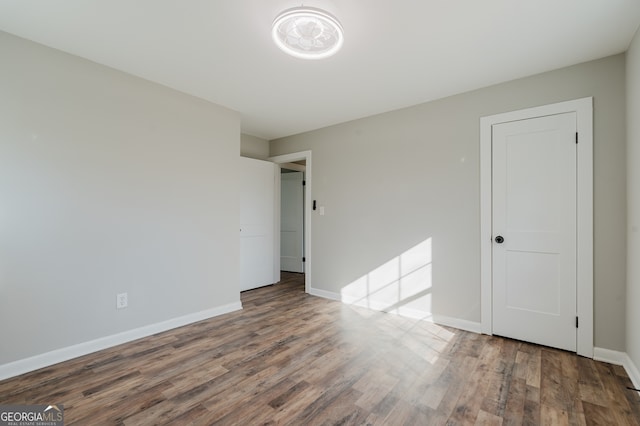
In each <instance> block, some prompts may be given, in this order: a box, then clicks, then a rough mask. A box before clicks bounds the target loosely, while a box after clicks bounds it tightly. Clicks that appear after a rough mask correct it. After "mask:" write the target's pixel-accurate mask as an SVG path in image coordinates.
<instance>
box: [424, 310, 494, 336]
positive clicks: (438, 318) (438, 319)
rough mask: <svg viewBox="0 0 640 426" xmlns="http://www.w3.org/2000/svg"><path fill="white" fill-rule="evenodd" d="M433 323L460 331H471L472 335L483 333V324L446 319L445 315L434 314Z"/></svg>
mask: <svg viewBox="0 0 640 426" xmlns="http://www.w3.org/2000/svg"><path fill="white" fill-rule="evenodd" d="M433 322H435V323H436V324H440V325H445V326H447V327H453V328H457V329H459V330H464V331H470V332H472V333H477V334H481V333H482V324H480V323H479V322H475V321H469V320H463V319H459V318H451V317H445V316H444V315H438V314H434V315H433Z"/></svg>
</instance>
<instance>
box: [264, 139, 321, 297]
mask: <svg viewBox="0 0 640 426" xmlns="http://www.w3.org/2000/svg"><path fill="white" fill-rule="evenodd" d="M302 160H304V161H305V162H306V165H305V177H304V179H305V183H306V184H305V186H304V197H305V198H304V231H303V232H304V257H305V262H304V291H305V293H309V289H310V288H312V287H311V259H312V257H311V151H302V152H294V153H292V154H285V155H277V156H275V157H270V158H269V161H273V162H274V163H276V164H278V165H285V164H286V163H292V162H294V161H302ZM275 208H276V215H275V216H276V218H277V220H276V221H275V222H276V223H275V224H274V225H275V233H274V236H275V251H274V265H277V268H278V269H277V270H280V173H276V200H275Z"/></svg>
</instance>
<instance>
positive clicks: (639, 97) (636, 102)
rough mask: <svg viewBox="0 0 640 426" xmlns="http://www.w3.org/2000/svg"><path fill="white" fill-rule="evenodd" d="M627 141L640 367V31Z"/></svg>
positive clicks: (630, 80)
mask: <svg viewBox="0 0 640 426" xmlns="http://www.w3.org/2000/svg"><path fill="white" fill-rule="evenodd" d="M627 141H628V147H627V150H628V151H627V173H628V186H629V187H628V208H629V210H628V211H629V223H628V225H629V229H628V232H629V242H628V253H627V262H628V265H627V266H628V269H627V271H628V274H629V276H628V277H627V280H628V281H627V354H628V355H629V357H630V358H631V360H632V361H633V363H634V364H635V366H636V368H640V309H638V304H640V30H638V32H637V33H636V36H635V38H634V39H633V42H632V44H631V47H630V48H629V51H628V52H627ZM637 379H640V378H637Z"/></svg>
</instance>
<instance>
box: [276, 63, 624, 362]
mask: <svg viewBox="0 0 640 426" xmlns="http://www.w3.org/2000/svg"><path fill="white" fill-rule="evenodd" d="M469 72H472V70H470V71H469ZM587 96H593V97H594V111H595V112H594V115H595V117H594V123H595V124H594V139H595V147H594V157H595V160H594V161H595V164H594V174H595V183H594V191H595V194H594V197H595V202H594V203H595V206H594V216H595V231H594V232H595V235H594V238H595V264H594V269H595V344H596V346H598V347H602V348H607V349H612V350H624V349H625V331H624V330H625V286H626V272H625V271H626V255H625V253H626V230H625V223H626V205H625V200H626V167H625V164H626V160H625V133H626V132H625V117H624V113H625V57H624V55H623V54H621V55H616V56H613V57H609V58H604V59H601V60H597V61H593V62H589V63H585V64H581V65H576V66H572V67H569V68H564V69H560V70H556V71H552V72H548V73H544V74H540V75H535V76H531V77H528V78H523V79H520V80H516V81H512V82H508V83H504V84H499V85H496V86H492V87H488V88H484V89H481V90H477V91H473V92H469V93H464V94H460V95H457V96H452V97H449V98H445V99H441V100H437V101H434V102H429V103H425V104H421V105H417V106H414V107H411V108H406V109H402V110H398V111H393V112H389V113H385V114H381V115H377V116H372V117H368V118H364V119H361V120H356V121H352V122H348V123H343V124H340V125H336V126H332V127H328V128H324V129H320V130H316V131H313V132H308V133H304V134H300V135H295V136H291V137H287V138H283V139H280V140H275V141H272V142H271V155H280V154H285V153H291V152H297V151H302V150H308V149H311V150H312V151H313V188H312V189H313V198H314V199H316V200H318V203H319V205H324V206H325V207H326V215H325V216H319V215H318V214H317V213H316V214H314V216H313V223H312V253H313V255H312V256H313V258H312V262H313V270H312V277H311V278H312V286H313V287H314V288H317V289H320V290H321V291H325V292H328V293H332V294H340V293H341V291H342V290H343V289H344V288H346V287H347V286H349V285H351V284H352V283H353V282H354V281H358V280H360V281H362V280H363V277H365V278H366V277H369V276H370V275H371V274H370V273H371V272H372V271H377V270H378V271H379V269H378V268H380V266H381V265H387V264H388V262H390V261H391V262H393V261H394V259H397V258H398V256H401V255H402V254H403V253H405V252H406V251H407V250H408V249H410V248H411V247H414V246H415V245H416V244H418V243H421V242H423V241H429V242H430V243H431V246H432V247H431V249H432V263H431V265H429V267H430V268H431V271H430V275H431V277H430V280H431V285H430V287H428V288H427V287H425V288H424V289H423V293H424V294H426V295H428V296H429V297H430V300H425V301H424V304H423V305H422V306H419V307H417V308H418V309H420V308H426V307H428V305H429V304H430V305H431V307H430V309H431V310H432V313H434V314H439V315H442V316H445V317H451V318H457V319H463V320H468V321H473V322H479V321H480V281H479V277H480V257H479V256H480V252H479V233H480V216H479V197H480V194H479V119H480V117H482V116H486V115H491V114H497V113H501V112H507V111H512V110H517V109H522V108H527V107H532V106H538V105H544V104H550V103H554V102H560V101H565V100H570V99H577V98H582V97H587ZM429 239H430V240H429ZM383 269H384V268H383ZM376 274H377V272H376Z"/></svg>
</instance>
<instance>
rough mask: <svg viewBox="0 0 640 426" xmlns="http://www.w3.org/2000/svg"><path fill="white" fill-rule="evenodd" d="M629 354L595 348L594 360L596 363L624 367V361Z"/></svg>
mask: <svg viewBox="0 0 640 426" xmlns="http://www.w3.org/2000/svg"><path fill="white" fill-rule="evenodd" d="M625 358H628V357H627V354H626V353H624V352H620V351H612V350H611V349H604V348H593V359H594V360H596V361H602V362H608V363H609V364H615V365H622V366H624V360H625Z"/></svg>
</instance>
